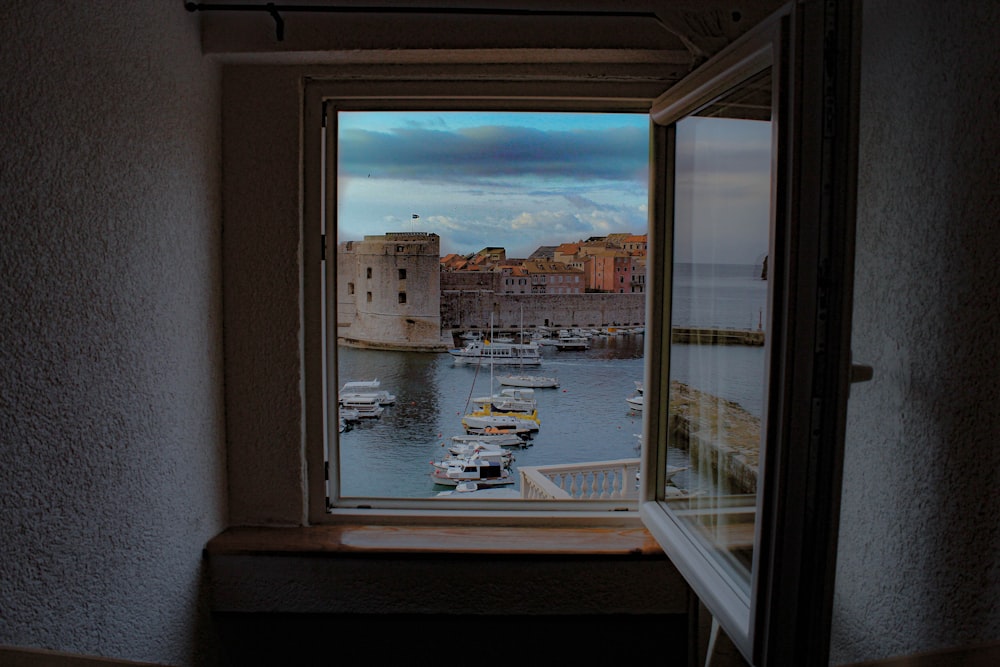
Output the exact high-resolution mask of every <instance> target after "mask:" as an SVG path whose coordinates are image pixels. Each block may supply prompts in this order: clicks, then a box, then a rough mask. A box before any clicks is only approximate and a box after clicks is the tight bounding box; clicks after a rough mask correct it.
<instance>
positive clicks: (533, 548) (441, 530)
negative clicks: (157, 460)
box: [205, 524, 665, 558]
mask: <svg viewBox="0 0 1000 667" xmlns="http://www.w3.org/2000/svg"><path fill="white" fill-rule="evenodd" d="M205 551H206V554H207V555H208V556H209V557H211V556H221V555H257V556H264V555H286V556H291V555H299V556H322V555H337V554H345V555H354V554H365V553H367V554H442V555H445V554H482V555H491V556H496V555H505V556H509V555H517V554H521V555H536V556H537V555H552V556H622V557H625V556H627V557H636V556H643V557H652V558H664V557H665V555H664V553H663V550H662V549H661V548H660V546H659V545H658V544H657V543H656V540H655V539H654V538H653V536H652V535H650V534H649V532H648V531H647V530H646V529H645V528H644V527H641V526H636V527H631V526H615V527H573V526H527V527H525V526H463V525H418V526H412V525H408V526H403V525H371V524H350V525H324V526H305V527H282V528H278V527H266V528H265V527H236V528H229V529H228V530H226V531H224V532H223V533H221V534H219V535H218V536H216V537H214V538H213V539H212V540H211V541H209V543H208V545H207V546H206V548H205Z"/></svg>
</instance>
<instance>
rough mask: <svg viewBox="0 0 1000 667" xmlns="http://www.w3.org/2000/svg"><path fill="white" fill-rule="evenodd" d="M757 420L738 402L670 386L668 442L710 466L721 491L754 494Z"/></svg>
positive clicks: (700, 465) (758, 444) (679, 384)
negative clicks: (720, 482) (722, 483)
mask: <svg viewBox="0 0 1000 667" xmlns="http://www.w3.org/2000/svg"><path fill="white" fill-rule="evenodd" d="M760 437H761V433H760V419H758V418H757V417H755V416H754V415H752V414H750V413H749V412H747V411H746V410H744V409H743V408H742V407H741V406H740V405H739V404H738V403H734V402H732V401H727V400H725V399H722V398H719V397H717V396H713V395H712V394H707V393H705V392H703V391H699V390H697V389H693V388H691V387H689V386H687V385H686V384H683V383H681V382H677V381H674V382H673V383H672V384H671V386H670V439H671V443H672V444H673V445H674V446H676V447H679V448H681V449H685V450H687V451H688V453H689V456H690V458H691V461H692V462H697V465H698V466H699V468H702V467H703V466H711V469H712V470H713V471H714V472H715V473H716V475H715V477H716V479H723V480H728V483H729V485H730V488H729V489H727V490H725V491H724V492H730V493H750V494H753V493H756V492H757V469H758V464H759V461H760Z"/></svg>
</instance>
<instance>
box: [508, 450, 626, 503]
mask: <svg viewBox="0 0 1000 667" xmlns="http://www.w3.org/2000/svg"><path fill="white" fill-rule="evenodd" d="M518 471H519V472H520V474H521V497H522V498H524V499H527V500H553V499H567V500H569V499H571V500H616V499H635V498H637V497H638V490H637V489H636V486H637V485H636V474H637V473H638V472H639V459H618V460H615V461H588V462H587V463H571V464H559V465H548V466H521V467H519V468H518Z"/></svg>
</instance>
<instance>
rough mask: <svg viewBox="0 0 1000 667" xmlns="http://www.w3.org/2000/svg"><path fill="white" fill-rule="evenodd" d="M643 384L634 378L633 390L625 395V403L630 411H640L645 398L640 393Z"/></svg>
mask: <svg viewBox="0 0 1000 667" xmlns="http://www.w3.org/2000/svg"><path fill="white" fill-rule="evenodd" d="M642 391H643V386H642V381H641V380H635V391H634V392H632V394H630V395H628V396H626V397H625V403H626V405H628V409H629V410H630V411H632V412H642V409H643V407H644V406H645V403H646V400H645V396H644V395H643V393H642Z"/></svg>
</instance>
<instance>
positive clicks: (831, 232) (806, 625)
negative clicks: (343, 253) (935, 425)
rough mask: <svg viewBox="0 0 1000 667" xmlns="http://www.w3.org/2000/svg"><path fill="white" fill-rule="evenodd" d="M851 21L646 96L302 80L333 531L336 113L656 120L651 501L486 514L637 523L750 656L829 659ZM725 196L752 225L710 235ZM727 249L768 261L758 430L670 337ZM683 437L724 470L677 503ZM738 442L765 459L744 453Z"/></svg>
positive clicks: (311, 313) (841, 19) (558, 504)
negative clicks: (678, 305) (688, 273)
mask: <svg viewBox="0 0 1000 667" xmlns="http://www.w3.org/2000/svg"><path fill="white" fill-rule="evenodd" d="M856 13H857V7H856V3H851V2H838V3H829V2H820V1H819V0H805V1H801V2H794V3H790V4H789V5H787V6H786V7H785V8H784V9H783V10H781V11H780V12H778V13H777V14H775V15H773V16H772V17H771V18H769V19H767V20H765V21H763V22H762V23H761V24H759V25H758V26H757V27H755V28H754V29H753V30H751V31H750V32H748V33H746V34H745V35H744V36H743V37H741V38H739V39H738V40H737V41H736V42H734V43H733V44H732V45H731V46H730V47H728V48H726V49H725V50H724V51H722V52H720V53H719V54H718V55H716V56H715V57H713V58H712V59H710V60H708V61H707V62H705V63H704V64H702V65H701V66H700V67H698V68H697V69H696V70H695V71H694V72H692V73H691V74H690V75H689V76H688V77H687V78H685V79H684V80H683V81H681V82H680V83H678V84H676V85H674V86H673V87H671V88H670V90H668V91H666V92H664V93H663V95H662V96H661V97H659V98H657V99H655V100H654V99H653V97H654V96H655V93H654V94H652V95H647V96H645V97H643V96H642V95H631V94H622V95H617V94H614V93H610V94H606V91H605V88H604V86H606V85H608V83H609V82H606V81H601V80H600V79H599V78H597V79H594V78H586V79H574V80H564V79H553V81H548V80H545V79H544V77H536V78H532V77H531V76H525V77H523V78H521V79H519V78H518V77H517V76H516V75H512V74H510V73H508V74H506V75H505V76H504V77H500V78H498V79H497V80H491V79H489V77H486V76H479V75H472V76H470V75H469V74H468V72H467V71H466V73H465V74H464V75H463V74H459V75H456V76H455V77H453V78H451V79H449V78H448V77H447V76H440V75H435V76H430V75H428V76H427V77H425V78H424V79H421V78H420V74H419V72H417V73H413V72H411V73H410V74H408V76H407V77H405V78H400V79H398V80H393V79H392V78H391V77H390V78H382V79H377V80H376V79H372V80H369V79H365V78H364V77H363V76H344V77H341V78H339V79H337V78H336V76H335V75H331V78H328V79H324V78H315V79H307V80H306V82H305V86H304V96H303V118H304V136H303V139H304V141H303V144H304V146H305V147H306V150H305V153H304V160H303V193H302V197H303V202H304V213H303V220H304V221H306V222H304V228H303V267H304V269H303V277H302V280H303V304H304V306H303V310H304V330H303V349H304V351H305V358H306V364H305V375H304V379H303V390H304V394H305V396H306V442H307V444H306V460H305V464H306V467H307V470H308V488H307V489H305V490H304V492H305V493H306V494H307V498H308V507H309V510H308V517H307V518H308V522H309V523H314V524H320V523H328V522H331V521H336V520H338V518H337V517H336V516H332V515H333V514H335V513H336V511H337V510H340V509H344V508H342V507H341V506H338V503H340V502H341V500H342V499H341V498H340V483H339V479H340V478H339V475H340V474H341V471H340V470H338V468H337V461H338V457H337V442H338V441H337V429H336V424H333V425H330V424H329V423H328V422H329V419H328V418H329V415H335V414H336V412H337V411H336V402H337V398H336V391H337V378H336V375H335V373H336V361H337V348H336V336H334V335H331V332H333V331H335V329H336V327H337V322H336V317H335V313H334V312H333V310H334V309H331V308H327V310H326V311H323V309H322V308H321V306H320V304H323V303H327V302H328V300H329V298H330V295H334V294H336V293H337V282H336V281H337V276H336V273H337V272H336V266H335V256H336V250H335V247H336V244H335V242H334V241H333V239H335V238H336V229H337V227H336V211H337V204H338V202H337V185H336V177H335V171H336V170H335V169H325V168H324V165H326V164H336V152H337V141H336V131H335V124H336V110H337V109H341V110H351V109H367V110H371V109H395V110H442V111H461V110H473V109H479V110H482V109H488V110H510V111H531V112H545V111H602V112H606V111H619V112H629V113H636V112H640V113H643V112H647V111H648V112H650V118H651V120H650V149H651V150H650V159H651V166H650V174H651V178H650V200H649V201H650V218H649V232H648V234H649V260H648V261H649V264H648V266H647V301H646V304H647V306H646V316H647V326H646V339H645V345H646V349H645V388H644V394H645V408H644V417H643V419H644V422H643V449H642V459H641V464H640V467H641V478H640V487H641V488H640V491H639V498H638V503H636V504H633V506H632V507H631V508H630V509H632V510H634V509H636V508H637V509H638V512H635V511H628V512H621V511H615V510H618V509H621V508H620V506H619V505H620V504H612V505H609V506H608V507H607V508H601V507H600V505H599V504H598V505H587V504H586V503H584V502H574V501H558V500H556V501H525V500H516V501H506V500H504V501H497V502H496V503H490V509H489V510H487V511H486V512H484V516H483V519H482V520H484V521H485V520H487V518H488V517H487V515H490V516H492V517H493V518H496V517H498V516H500V517H501V518H502V520H503V521H505V522H506V523H507V524H508V525H510V524H511V523H512V522H514V523H515V524H516V522H517V521H519V520H520V519H519V518H518V517H516V516H515V515H517V514H518V512H519V511H520V510H531V512H522V516H527V515H529V514H531V513H532V512H534V513H536V514H537V513H538V512H539V511H541V512H544V516H543V517H542V518H543V520H544V521H546V522H552V521H553V520H558V519H559V514H560V513H562V516H563V517H568V516H569V515H570V514H572V513H574V512H576V513H578V514H577V516H576V517H575V520H576V521H577V523H576V525H580V523H579V521H580V520H581V516H580V515H581V514H585V512H583V513H581V512H580V510H581V509H586V510H592V511H593V512H594V514H597V513H600V512H603V516H604V517H609V516H614V517H616V518H621V519H623V520H627V519H628V516H629V515H630V516H631V518H632V520H633V521H634V520H635V519H636V517H638V520H641V522H642V523H643V524H645V526H646V527H647V528H648V530H649V531H650V532H651V534H653V536H654V537H655V538H656V539H657V541H658V542H659V543H660V544H661V546H662V547H663V549H664V550H665V552H666V553H667V555H668V556H669V557H670V559H671V560H672V562H673V563H674V565H675V566H676V567H677V568H678V570H679V571H680V572H681V573H682V574H683V575H684V577H685V579H686V580H687V581H688V583H689V584H690V586H691V587H692V589H693V591H694V592H695V594H696V595H697V596H698V598H699V599H700V600H701V601H702V602H703V603H704V604H705V605H706V607H707V608H708V609H709V611H710V612H711V613H712V615H713V618H714V619H715V621H716V622H717V623H718V624H719V626H720V627H721V628H722V629H723V630H724V631H725V632H726V634H727V635H728V636H729V637H730V638H731V639H732V640H733V642H734V643H735V644H736V645H737V646H738V647H739V649H740V651H741V652H742V653H743V655H744V656H745V657H746V658H747V660H748V661H750V662H751V663H752V664H754V665H805V664H825V663H826V661H827V654H828V652H829V625H830V610H831V600H832V591H833V572H834V565H835V563H834V561H835V553H836V543H837V521H838V513H839V500H840V498H839V493H840V478H841V457H842V448H843V437H844V415H845V412H846V401H847V390H848V386H849V384H848V383H849V379H850V360H849V357H850V355H849V332H850V312H851V298H850V297H851V287H852V268H853V266H852V262H853V252H852V249H853V220H854V190H855V187H854V183H855V174H854V168H855V162H856V159H855V151H856V138H855V125H856V119H855V110H854V106H855V87H856V82H857V74H856V66H857V63H856V60H855V54H856V40H857V37H858V35H857V20H856ZM595 86H596V88H595ZM657 92H659V91H657ZM331 110H333V113H331ZM331 123H332V125H331ZM324 124H325V125H324ZM324 127H325V129H323V128H324ZM324 135H325V139H321V137H322V136H324ZM743 141H752V142H753V143H754V145H755V146H756V147H757V148H760V146H761V143H763V148H764V149H765V153H764V154H763V159H764V160H765V161H766V162H765V168H764V169H758V170H756V172H755V173H763V174H764V175H765V176H764V178H763V180H754V181H751V182H748V181H738V180H734V176H736V175H737V172H738V170H739V168H740V167H741V165H742V164H743V162H744V160H745V159H746V158H748V157H749V156H750V154H751V153H753V154H754V155H755V156H756V157H754V158H753V159H755V160H760V159H762V158H761V155H760V152H759V150H757V151H748V150H745V149H746V146H745V145H744V144H743V143H741V142H743ZM320 146H322V147H323V148H322V150H320V149H319V148H318V147H320ZM720 147H721V148H720ZM736 195H738V197H736V198H735V199H733V197H734V196H736ZM727 199H730V200H731V201H732V200H735V201H737V202H738V204H739V205H738V206H736V208H730V209H729V210H730V211H733V210H735V211H738V212H739V219H738V220H737V219H736V218H734V217H733V216H729V218H728V219H726V216H721V220H722V222H724V223H726V224H728V225H729V227H726V225H725V224H721V225H719V224H708V223H707V221H708V220H711V219H713V217H714V218H716V219H720V216H719V213H720V210H722V207H721V205H720V203H721V202H723V201H725V200H727ZM320 239H323V240H324V242H320ZM734 243H736V244H738V243H746V244H751V245H752V248H753V252H754V253H759V255H760V256H761V257H762V258H766V275H764V276H762V277H761V278H762V280H763V282H764V286H765V289H766V304H767V305H766V308H763V309H762V310H761V312H760V313H759V323H760V329H761V330H762V331H763V344H764V347H765V355H764V359H765V361H764V362H763V366H762V367H761V368H760V369H759V373H758V376H757V382H758V386H759V393H760V397H761V404H762V410H761V417H760V419H759V420H758V421H757V422H753V421H752V420H751V421H750V422H747V421H746V420H743V421H740V420H735V421H734V418H733V414H734V413H733V412H731V411H730V410H729V406H727V405H726V402H725V401H722V400H720V399H717V398H713V395H712V394H711V392H708V391H706V392H704V393H702V392H690V391H688V390H687V389H686V388H685V387H684V383H683V382H681V381H680V379H681V378H680V377H679V376H678V373H677V371H678V369H679V368H680V366H681V364H682V363H688V364H690V363H692V360H691V359H684V358H683V357H682V355H681V353H680V352H679V351H676V350H675V349H674V347H675V346H674V345H672V338H673V337H672V331H673V325H674V322H673V320H672V318H673V315H674V313H673V312H672V304H673V302H674V297H675V295H676V294H679V293H678V292H677V290H682V289H687V288H686V287H685V283H683V281H681V280H675V278H676V277H677V276H678V271H677V267H678V266H680V264H682V263H684V262H690V261H691V260H692V259H693V258H694V256H695V254H697V257H698V258H699V259H704V260H705V261H706V262H707V263H720V262H721V263H724V255H725V253H724V250H725V249H726V248H731V247H732V246H733V244H734ZM316 267H322V268H321V269H318V270H317V268H316ZM719 278H720V279H723V278H724V276H719ZM687 296H691V295H687ZM711 296H712V295H711V293H709V294H708V295H707V296H706V298H707V299H708V300H709V301H710V300H711ZM688 300H690V299H688ZM757 317H758V314H755V317H754V320H755V323H756V321H757ZM700 347H702V348H704V349H707V350H708V352H707V353H706V354H705V355H704V356H703V357H701V358H700V360H699V362H698V363H704V364H708V365H709V366H710V370H715V371H717V372H716V373H715V376H717V377H718V378H719V381H720V382H725V381H726V377H727V374H726V368H724V367H718V368H713V367H711V365H712V364H716V363H718V360H717V359H715V358H714V357H713V355H712V351H711V346H700ZM331 373H332V375H331ZM681 438H684V439H686V442H685V443H684V446H686V447H688V448H689V450H691V451H693V450H694V449H695V445H696V444H697V445H699V446H701V447H700V449H699V451H701V452H703V453H704V454H705V455H704V457H701V455H700V454H699V455H697V456H694V457H692V458H693V459H695V464H694V465H696V466H697V467H698V468H699V469H698V470H697V471H695V472H696V473H697V474H702V475H705V476H716V477H717V479H715V480H713V481H714V482H715V483H713V484H712V485H711V488H712V489H713V490H712V491H711V492H710V493H707V494H704V495H701V494H691V493H688V494H685V495H682V496H677V495H673V494H671V493H669V492H668V484H667V481H668V477H669V475H670V473H671V469H670V466H669V464H668V461H667V451H668V445H673V444H677V443H678V442H679V439H681ZM737 443H739V444H741V445H742V444H746V443H752V446H750V447H748V448H746V449H737V448H735V447H734V445H736V444H737ZM702 445H703V446H702ZM710 452H714V454H711V453H710ZM720 462H721V463H720ZM720 471H721V472H720ZM733 471H737V472H738V473H739V474H738V475H736V476H733V475H730V473H732V472H733ZM722 473H725V475H723V474H722ZM732 478H738V479H739V480H740V482H739V484H735V483H732V482H731V481H730V480H731V479H732ZM432 502H433V501H420V500H413V499H398V498H396V499H380V498H375V499H370V501H369V499H365V505H364V506H360V505H358V506H357V507H356V508H355V510H353V511H355V513H357V511H360V512H361V513H363V514H364V515H365V516H366V517H369V518H370V520H377V518H378V516H379V515H380V513H382V514H385V515H389V514H391V513H393V512H394V511H397V510H402V511H405V512H407V520H414V521H416V520H423V519H424V518H427V517H428V516H430V513H431V507H434V508H436V509H437V510H440V508H441V505H440V503H438V504H435V505H433V506H432V505H431V504H430V503H432ZM463 507H468V508H469V511H467V512H465V513H464V520H466V521H476V520H477V517H476V515H475V510H476V507H474V506H472V505H471V504H470V505H468V506H463ZM347 511H351V510H350V509H349V508H347ZM342 516H347V514H346V512H345V513H344V514H342ZM582 520H583V521H587V520H588V517H586V516H583V517H582ZM525 521H527V519H525Z"/></svg>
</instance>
